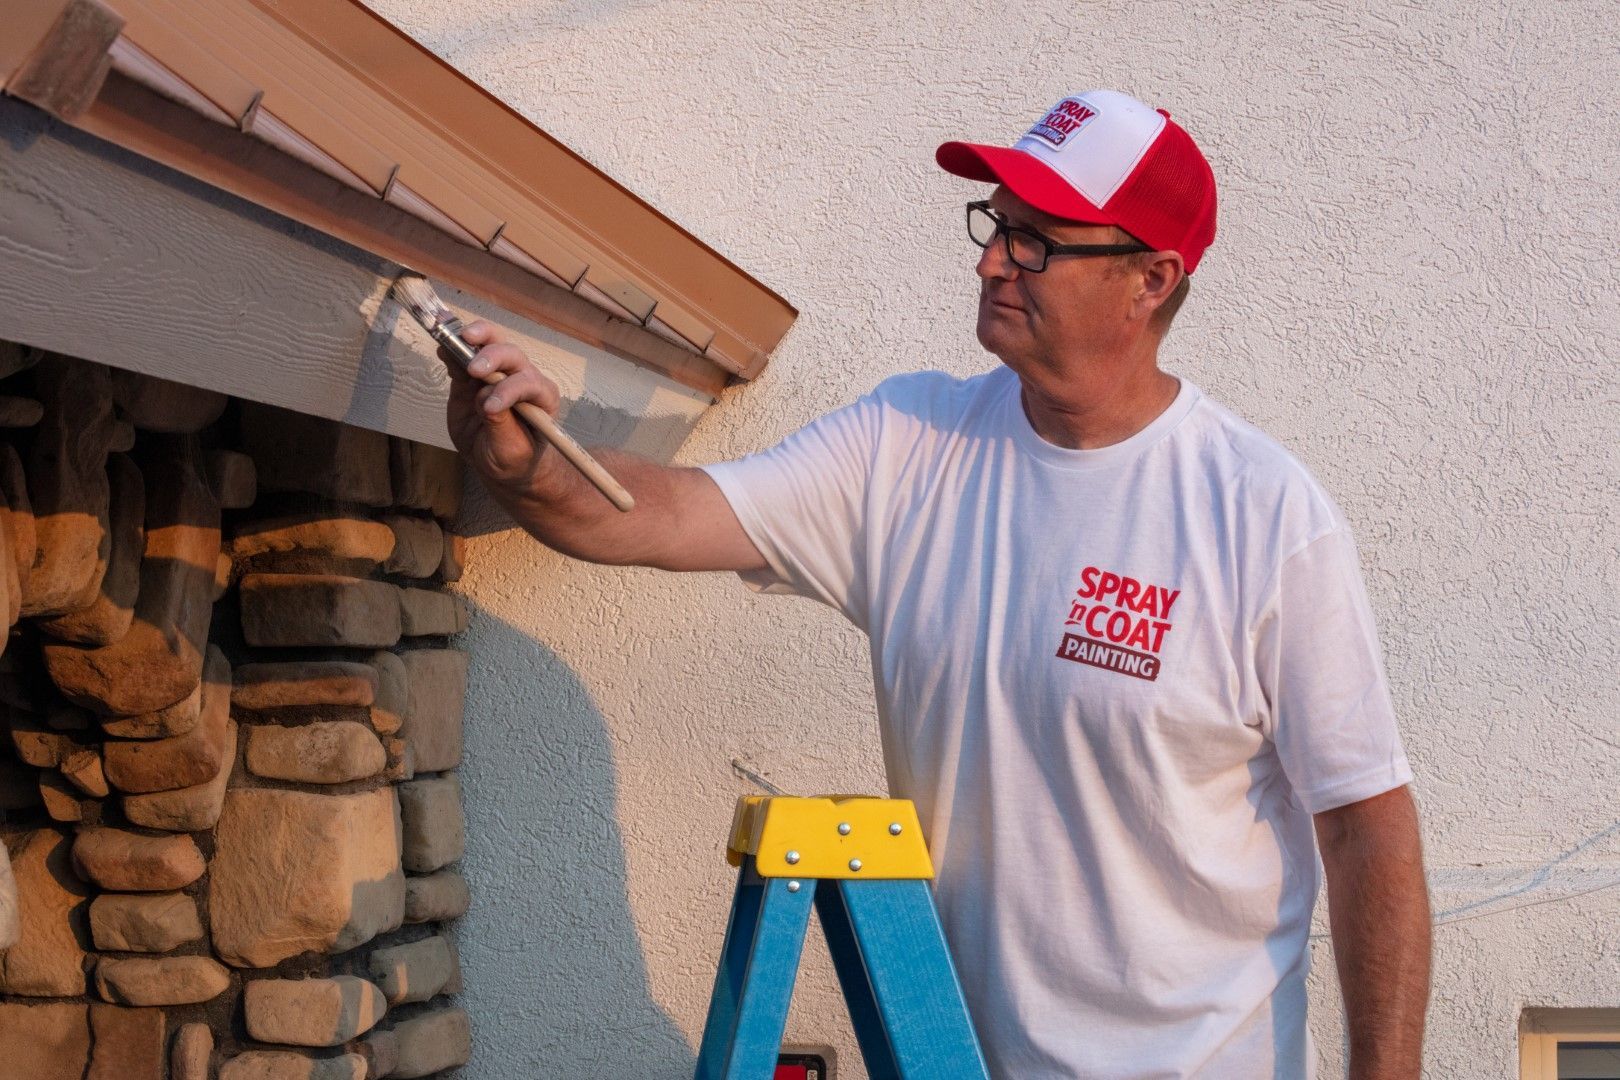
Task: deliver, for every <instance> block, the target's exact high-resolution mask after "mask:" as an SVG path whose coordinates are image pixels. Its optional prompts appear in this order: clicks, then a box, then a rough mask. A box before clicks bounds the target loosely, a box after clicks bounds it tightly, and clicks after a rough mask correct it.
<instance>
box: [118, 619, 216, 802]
mask: <svg viewBox="0 0 1620 1080" xmlns="http://www.w3.org/2000/svg"><path fill="white" fill-rule="evenodd" d="M230 679H231V667H230V662H229V661H227V660H226V659H225V654H224V653H222V652H220V650H219V649H218V648H217V647H215V646H212V645H210V646H209V647H208V671H207V680H206V684H205V685H204V687H203V695H202V698H203V708H202V709H201V711H200V713H199V715H198V718H197V726H196V727H194V728H192V729H191V730H190V731H188V732H186V733H185V734H184V735H174V736H171V737H169V738H167V739H140V740H128V739H117V740H108V741H107V743H106V744H105V745H103V747H102V751H101V752H102V758H103V760H104V762H105V767H106V770H107V779H108V780H109V781H110V782H111V783H112V785H113V786H114V787H116V788H118V789H119V790H120V791H126V792H131V793H140V792H147V791H173V790H175V789H177V788H187V787H195V786H197V785H199V784H206V783H208V782H209V781H210V780H212V779H214V778H215V777H216V776H218V775H219V771H220V769H221V768H223V767H224V766H225V763H226V757H225V754H226V750H227V747H226V736H227V734H228V731H227V728H228V725H229V723H230V704H229V702H230V698H229V694H230V689H229V688H230Z"/></svg>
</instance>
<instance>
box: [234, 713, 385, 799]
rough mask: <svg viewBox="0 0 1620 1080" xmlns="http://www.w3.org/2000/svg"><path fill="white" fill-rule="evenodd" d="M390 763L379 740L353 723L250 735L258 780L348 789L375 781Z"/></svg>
mask: <svg viewBox="0 0 1620 1080" xmlns="http://www.w3.org/2000/svg"><path fill="white" fill-rule="evenodd" d="M387 763H388V755H387V753H386V752H384V750H383V746H382V743H380V742H378V741H377V736H376V735H374V734H372V732H371V729H370V728H368V727H366V726H365V725H364V724H357V723H355V722H354V721H352V720H317V721H315V722H313V723H309V724H301V725H299V726H298V727H281V726H279V725H276V724H257V725H254V726H253V727H251V728H249V729H248V743H247V767H248V771H249V772H251V773H253V774H254V775H255V776H263V777H267V778H269V779H271V780H290V781H292V782H294V783H304V784H344V783H348V782H349V781H351V780H363V779H365V778H366V777H368V776H375V775H377V773H379V772H381V771H382V770H383V767H384V766H385V765H387Z"/></svg>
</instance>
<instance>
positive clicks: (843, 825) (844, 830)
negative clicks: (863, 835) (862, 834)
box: [838, 821, 849, 836]
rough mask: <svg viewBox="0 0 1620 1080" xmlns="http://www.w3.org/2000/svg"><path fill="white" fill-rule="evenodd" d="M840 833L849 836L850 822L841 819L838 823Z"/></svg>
mask: <svg viewBox="0 0 1620 1080" xmlns="http://www.w3.org/2000/svg"><path fill="white" fill-rule="evenodd" d="M838 835H839V836H848V835H849V822H847V821H840V822H839V823H838Z"/></svg>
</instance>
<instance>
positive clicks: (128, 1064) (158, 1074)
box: [85, 1005, 168, 1080]
mask: <svg viewBox="0 0 1620 1080" xmlns="http://www.w3.org/2000/svg"><path fill="white" fill-rule="evenodd" d="M166 1029H167V1024H166V1022H165V1020H164V1017H163V1010H162V1009H126V1008H123V1007H122V1006H119V1005H92V1006H90V1033H91V1051H90V1071H89V1072H88V1073H86V1074H85V1080H164V1078H165V1076H166V1075H167V1072H168V1070H167V1069H165V1068H164V1067H163V1058H164V1054H163V1049H164V1044H165V1043H166V1042H167V1041H168V1040H167V1038H166V1036H167V1034H168V1032H167V1030H166Z"/></svg>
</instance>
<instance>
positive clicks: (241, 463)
mask: <svg viewBox="0 0 1620 1080" xmlns="http://www.w3.org/2000/svg"><path fill="white" fill-rule="evenodd" d="M203 471H204V472H205V473H207V475H208V486H209V488H210V489H212V491H213V492H214V498H216V499H218V500H219V505H220V507H221V508H222V509H225V510H246V509H247V508H248V507H250V506H252V505H253V500H254V499H255V498H256V497H257V496H258V492H259V483H258V472H257V470H256V469H254V467H253V459H252V458H250V457H248V456H247V455H246V454H243V453H240V452H238V451H236V450H210V451H209V452H208V457H207V460H206V463H205V464H204V466H203Z"/></svg>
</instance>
